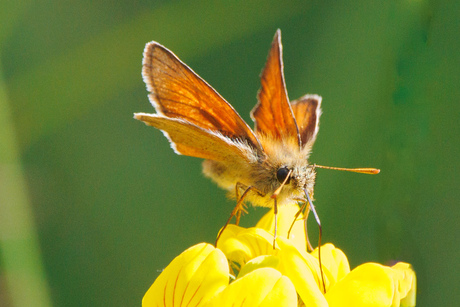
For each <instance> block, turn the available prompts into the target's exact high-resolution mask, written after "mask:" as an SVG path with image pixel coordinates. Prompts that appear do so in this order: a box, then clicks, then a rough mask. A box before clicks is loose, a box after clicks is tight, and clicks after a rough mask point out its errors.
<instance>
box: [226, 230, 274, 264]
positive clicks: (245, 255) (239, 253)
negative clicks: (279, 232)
mask: <svg viewBox="0 0 460 307" xmlns="http://www.w3.org/2000/svg"><path fill="white" fill-rule="evenodd" d="M227 231H228V233H227ZM217 247H218V248H219V249H221V250H222V251H223V252H224V254H225V255H226V256H227V258H228V259H229V260H230V261H231V262H234V263H238V264H239V265H240V266H243V265H244V264H245V263H246V262H247V261H249V260H250V259H253V258H255V257H257V256H261V255H272V254H275V253H276V250H274V249H273V236H272V235H271V234H269V233H268V232H266V231H265V230H263V229H260V228H254V227H253V228H248V229H244V228H241V227H239V226H235V225H231V224H230V225H228V226H227V228H226V229H225V230H224V232H223V233H222V236H221V239H219V242H218V243H217Z"/></svg>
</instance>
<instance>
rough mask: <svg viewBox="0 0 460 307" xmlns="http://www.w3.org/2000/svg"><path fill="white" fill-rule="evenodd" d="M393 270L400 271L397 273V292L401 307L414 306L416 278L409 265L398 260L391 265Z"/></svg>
mask: <svg viewBox="0 0 460 307" xmlns="http://www.w3.org/2000/svg"><path fill="white" fill-rule="evenodd" d="M391 268H392V269H393V270H395V271H398V272H400V274H398V275H397V277H398V279H397V282H398V289H397V291H398V293H399V296H400V298H401V306H402V307H406V306H407V307H411V306H415V303H416V299H415V292H416V290H417V279H416V276H415V272H414V271H413V270H412V268H411V265H410V264H408V263H405V262H398V263H396V264H395V265H394V266H392V267H391Z"/></svg>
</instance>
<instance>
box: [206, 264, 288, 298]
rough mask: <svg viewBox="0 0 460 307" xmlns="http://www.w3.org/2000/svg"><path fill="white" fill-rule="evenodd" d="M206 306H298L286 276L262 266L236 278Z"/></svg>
mask: <svg viewBox="0 0 460 307" xmlns="http://www.w3.org/2000/svg"><path fill="white" fill-rule="evenodd" d="M205 306H206V307H211V306H217V307H226V306H248V307H253V306H287V307H289V306H297V293H296V291H295V288H294V285H293V284H292V282H291V281H290V280H289V279H288V278H287V277H286V276H283V275H281V273H280V272H278V271H277V270H275V269H273V268H261V269H257V270H254V271H252V272H250V273H248V274H246V275H245V276H244V277H242V278H239V279H237V280H235V281H234V282H233V283H231V284H230V285H229V286H228V287H226V288H225V290H223V291H222V292H220V293H219V294H217V295H216V296H214V297H213V298H212V299H211V300H210V301H209V302H208V303H207V304H205Z"/></svg>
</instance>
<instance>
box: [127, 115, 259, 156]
mask: <svg viewBox="0 0 460 307" xmlns="http://www.w3.org/2000/svg"><path fill="white" fill-rule="evenodd" d="M134 118H136V119H138V120H141V121H143V122H144V123H145V124H147V125H149V126H153V127H155V128H157V129H160V130H161V131H163V133H164V134H165V136H166V137H167V138H168V139H169V141H170V143H171V147H172V148H173V149H174V151H175V152H176V153H177V154H182V155H186V156H191V157H197V158H202V159H210V160H215V161H221V162H225V163H226V164H229V165H232V164H235V163H241V162H242V161H249V159H251V157H252V155H253V153H254V151H253V150H252V147H251V146H249V145H248V144H247V143H242V142H235V141H234V140H232V139H230V138H228V137H226V136H223V135H222V134H220V133H215V132H212V131H210V130H208V129H203V128H201V127H199V126H197V125H195V124H192V123H189V122H187V121H185V120H183V119H180V118H168V117H165V116H163V115H158V114H146V113H136V114H134Z"/></svg>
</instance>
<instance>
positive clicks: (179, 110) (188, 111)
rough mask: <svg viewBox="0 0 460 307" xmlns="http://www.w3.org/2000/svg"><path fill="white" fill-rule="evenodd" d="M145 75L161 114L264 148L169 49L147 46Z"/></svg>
mask: <svg viewBox="0 0 460 307" xmlns="http://www.w3.org/2000/svg"><path fill="white" fill-rule="evenodd" d="M142 75H143V79H144V82H145V83H146V85H147V90H148V91H149V92H150V95H149V98H150V101H151V103H152V105H153V106H154V107H155V109H156V111H157V112H158V113H159V114H162V115H164V116H166V117H170V118H180V119H183V120H185V121H187V122H189V123H192V124H194V125H196V126H198V127H201V128H203V129H209V130H211V131H214V132H217V131H218V132H220V133H221V134H223V135H225V136H228V137H230V138H238V139H241V140H246V141H247V142H248V143H250V144H251V145H252V146H253V147H254V148H255V149H258V150H262V147H261V145H260V143H259V141H258V139H257V138H256V136H255V135H254V132H253V131H252V130H251V128H250V127H249V126H248V125H247V124H246V122H245V121H244V120H243V119H242V118H241V117H240V116H239V114H238V113H237V112H236V111H235V109H233V107H232V106H231V105H230V104H229V103H228V102H226V101H225V100H224V99H223V98H222V97H221V96H220V95H219V94H218V93H217V92H216V91H215V90H214V89H213V88H212V87H211V86H210V85H209V84H208V83H206V81H204V80H203V79H202V78H200V77H199V76H198V75H197V74H196V73H195V72H194V71H193V70H191V69H190V68H189V67H188V66H187V65H185V64H184V63H183V62H182V61H181V60H179V58H177V57H176V56H175V55H174V54H173V53H172V52H171V51H170V50H168V49H167V48H165V47H163V46H162V45H160V44H158V43H156V42H150V43H148V44H147V45H146V46H145V50H144V60H143V66H142Z"/></svg>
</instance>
